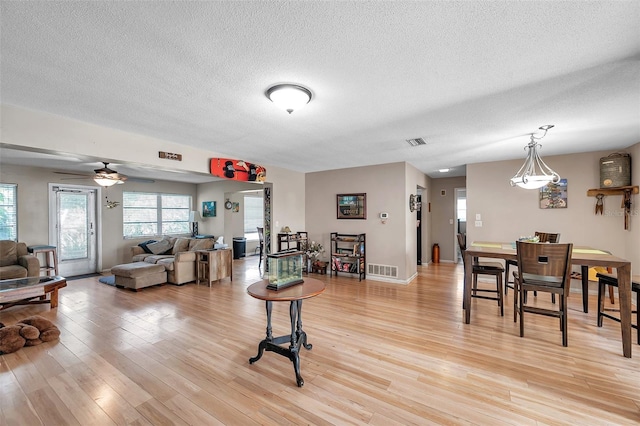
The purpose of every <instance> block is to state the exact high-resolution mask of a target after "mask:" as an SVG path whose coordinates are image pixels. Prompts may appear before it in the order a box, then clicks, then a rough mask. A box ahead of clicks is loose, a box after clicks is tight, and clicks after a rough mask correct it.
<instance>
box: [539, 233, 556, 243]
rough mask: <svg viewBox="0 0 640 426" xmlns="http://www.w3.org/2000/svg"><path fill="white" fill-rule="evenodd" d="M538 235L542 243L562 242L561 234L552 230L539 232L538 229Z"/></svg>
mask: <svg viewBox="0 0 640 426" xmlns="http://www.w3.org/2000/svg"><path fill="white" fill-rule="evenodd" d="M536 237H538V240H539V241H540V242H541V243H552V244H555V243H559V242H560V234H554V233H550V232H538V231H536Z"/></svg>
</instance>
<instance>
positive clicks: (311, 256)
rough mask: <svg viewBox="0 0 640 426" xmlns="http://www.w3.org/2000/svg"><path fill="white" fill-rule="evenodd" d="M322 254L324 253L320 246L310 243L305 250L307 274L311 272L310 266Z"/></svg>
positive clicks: (313, 242)
mask: <svg viewBox="0 0 640 426" xmlns="http://www.w3.org/2000/svg"><path fill="white" fill-rule="evenodd" d="M322 253H324V247H323V246H322V244H320V243H317V242H315V241H311V244H308V245H307V248H306V250H305V254H306V255H307V273H309V272H311V264H312V263H314V262H316V261H317V260H318V258H319V257H320V255H321V254H322Z"/></svg>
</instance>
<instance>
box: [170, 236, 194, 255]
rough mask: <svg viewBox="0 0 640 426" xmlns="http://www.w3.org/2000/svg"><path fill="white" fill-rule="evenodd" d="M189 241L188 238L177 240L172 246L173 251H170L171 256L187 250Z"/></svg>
mask: <svg viewBox="0 0 640 426" xmlns="http://www.w3.org/2000/svg"><path fill="white" fill-rule="evenodd" d="M189 241H190V240H189V238H177V239H176V242H175V244H174V245H173V250H171V254H178V253H180V252H181V251H187V250H189Z"/></svg>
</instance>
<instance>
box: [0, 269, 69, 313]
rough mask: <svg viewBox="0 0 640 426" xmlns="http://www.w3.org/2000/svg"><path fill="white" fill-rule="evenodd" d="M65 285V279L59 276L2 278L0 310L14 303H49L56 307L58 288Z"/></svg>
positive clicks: (0, 284)
mask: <svg viewBox="0 0 640 426" xmlns="http://www.w3.org/2000/svg"><path fill="white" fill-rule="evenodd" d="M66 286H67V280H66V279H65V278H64V277H59V276H54V277H27V278H16V279H12V280H2V281H0V311H1V310H3V309H7V308H10V307H12V306H15V305H32V304H38V303H49V304H50V305H51V307H52V308H56V307H57V306H58V290H59V289H61V288H63V287H66ZM47 294H48V295H49V299H47ZM36 299H37V300H36Z"/></svg>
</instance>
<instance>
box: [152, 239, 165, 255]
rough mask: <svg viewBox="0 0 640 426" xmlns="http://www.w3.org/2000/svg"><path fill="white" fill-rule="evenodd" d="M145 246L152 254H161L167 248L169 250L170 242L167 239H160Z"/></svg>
mask: <svg viewBox="0 0 640 426" xmlns="http://www.w3.org/2000/svg"><path fill="white" fill-rule="evenodd" d="M147 248H148V249H149V250H151V253H153V254H161V253H164V252H165V251H167V250H171V242H170V241H169V240H161V241H157V242H155V243H151V244H147Z"/></svg>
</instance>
